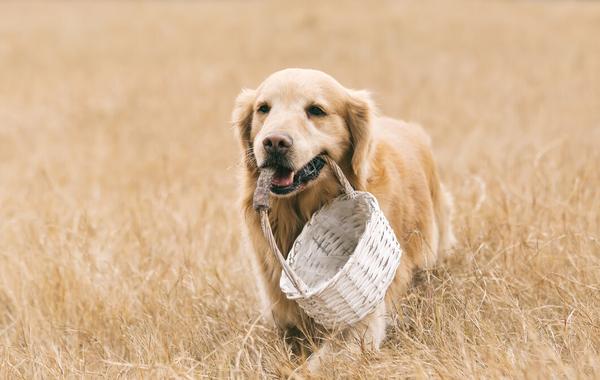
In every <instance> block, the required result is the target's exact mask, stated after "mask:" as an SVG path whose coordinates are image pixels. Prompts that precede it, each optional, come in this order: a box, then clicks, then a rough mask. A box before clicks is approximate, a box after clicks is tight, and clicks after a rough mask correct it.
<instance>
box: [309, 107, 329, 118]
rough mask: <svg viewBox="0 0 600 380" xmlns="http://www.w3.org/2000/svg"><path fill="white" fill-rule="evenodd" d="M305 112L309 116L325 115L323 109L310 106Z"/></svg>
mask: <svg viewBox="0 0 600 380" xmlns="http://www.w3.org/2000/svg"><path fill="white" fill-rule="evenodd" d="M306 112H307V113H308V115H309V116H325V115H327V114H326V113H325V111H323V108H321V107H319V106H315V105H313V106H310V107H308V108H307V109H306Z"/></svg>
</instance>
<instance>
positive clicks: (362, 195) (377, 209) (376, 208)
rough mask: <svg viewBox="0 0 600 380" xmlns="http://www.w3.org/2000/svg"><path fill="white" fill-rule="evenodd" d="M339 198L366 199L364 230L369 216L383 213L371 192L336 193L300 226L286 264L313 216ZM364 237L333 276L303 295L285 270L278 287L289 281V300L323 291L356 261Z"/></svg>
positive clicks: (307, 296) (294, 255)
mask: <svg viewBox="0 0 600 380" xmlns="http://www.w3.org/2000/svg"><path fill="white" fill-rule="evenodd" d="M341 199H366V200H367V202H366V203H367V204H368V205H369V210H370V211H371V215H370V217H369V218H368V219H367V221H366V223H365V231H366V230H368V228H369V226H370V225H371V224H372V223H373V219H372V218H371V216H372V215H373V214H374V213H375V212H380V213H383V210H381V208H380V207H379V202H377V198H375V196H374V195H373V194H371V193H370V192H368V191H355V195H354V196H353V197H350V196H348V195H347V194H341V195H338V196H337V197H335V198H334V199H333V200H331V201H330V202H329V203H327V204H326V205H325V206H323V207H322V208H320V209H319V210H317V211H316V212H315V213H314V214H313V215H312V216H311V218H310V219H309V221H308V223H306V225H305V226H304V228H302V231H301V232H300V234H299V235H298V237H296V240H294V244H292V248H291V249H290V251H289V252H288V256H287V258H286V262H287V263H288V264H290V262H289V261H290V259H292V258H296V257H297V256H298V255H296V254H295V248H296V245H297V243H298V241H299V240H300V238H301V237H302V236H303V235H304V234H305V233H306V231H307V229H308V228H309V227H310V225H311V224H312V222H313V220H314V218H316V217H317V216H318V215H319V214H320V213H321V212H323V211H324V210H325V211H326V210H327V209H329V208H330V207H331V206H332V205H333V204H335V202H336V201H338V200H341ZM369 200H370V201H373V202H374V205H373V204H372V203H369V202H368V201H369ZM364 239H366V234H364V233H363V234H361V236H360V238H359V239H358V240H357V242H356V246H355V247H354V250H353V251H352V254H351V255H349V258H348V261H346V263H344V265H342V267H341V268H340V269H339V270H338V271H337V272H336V273H335V274H334V275H333V277H331V278H330V279H329V280H327V281H324V282H323V283H321V284H320V285H319V286H317V287H308V286H307V287H308V291H307V292H306V293H305V295H302V293H301V292H299V291H298V289H296V288H295V287H294V286H293V284H292V282H291V281H290V279H289V278H288V277H287V275H286V274H285V272H281V278H280V280H279V284H280V285H279V287H280V288H282V286H281V285H282V284H283V282H284V281H286V282H289V283H290V284H291V285H292V286H291V288H292V289H293V291H292V292H285V294H286V297H287V298H288V299H290V300H297V299H308V298H311V297H314V296H318V295H320V294H321V293H323V291H325V289H326V288H327V287H329V286H330V285H332V284H335V283H336V282H337V281H338V280H339V278H340V277H341V276H342V274H343V273H344V272H346V271H347V270H348V269H347V268H348V267H349V266H350V265H352V264H353V263H354V262H355V261H356V255H355V253H356V248H357V247H358V246H359V244H360V243H361V242H362V241H363V240H364ZM398 246H399V248H400V255H402V248H401V247H400V243H399V242H398ZM290 266H291V265H290ZM286 288H288V287H286ZM282 290H283V289H282Z"/></svg>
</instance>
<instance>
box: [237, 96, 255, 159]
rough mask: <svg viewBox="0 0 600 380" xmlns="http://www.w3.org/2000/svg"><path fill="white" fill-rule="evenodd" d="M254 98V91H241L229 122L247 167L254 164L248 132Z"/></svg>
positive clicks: (250, 124) (250, 125)
mask: <svg viewBox="0 0 600 380" xmlns="http://www.w3.org/2000/svg"><path fill="white" fill-rule="evenodd" d="M255 98H256V90H250V89H246V88H245V89H243V90H242V92H240V94H239V95H238V96H237V98H236V99H235V106H234V107H233V113H232V115H231V122H232V124H233V126H234V128H235V130H236V134H237V137H238V139H239V141H240V143H241V147H242V154H243V160H244V163H246V164H247V165H249V166H251V165H252V164H253V163H254V154H253V152H252V140H251V138H250V130H251V129H252V115H253V113H254V110H253V106H254V99H255Z"/></svg>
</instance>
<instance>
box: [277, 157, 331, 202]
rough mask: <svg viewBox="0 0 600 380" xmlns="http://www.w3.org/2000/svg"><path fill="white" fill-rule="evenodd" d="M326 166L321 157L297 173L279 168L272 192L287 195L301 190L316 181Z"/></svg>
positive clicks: (285, 168)
mask: <svg viewBox="0 0 600 380" xmlns="http://www.w3.org/2000/svg"><path fill="white" fill-rule="evenodd" d="M324 166H325V159H324V158H323V157H321V156H316V157H315V158H313V159H312V160H310V161H309V162H308V163H307V164H306V165H304V166H303V167H301V168H300V169H299V170H297V171H293V170H292V169H290V168H288V167H284V166H278V167H276V168H275V176H274V177H273V180H272V181H271V192H272V193H274V194H278V195H285V194H290V193H292V192H294V191H296V190H300V189H302V188H303V187H304V186H306V184H308V183H309V182H310V181H312V180H314V179H316V178H317V177H318V176H319V174H320V173H321V169H323V167H324Z"/></svg>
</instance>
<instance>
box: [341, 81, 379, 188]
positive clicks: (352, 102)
mask: <svg viewBox="0 0 600 380" xmlns="http://www.w3.org/2000/svg"><path fill="white" fill-rule="evenodd" d="M374 114H375V105H374V103H373V100H372V98H371V95H370V94H369V92H368V91H364V90H361V91H356V90H348V99H347V101H346V125H348V129H349V131H350V144H351V145H350V146H351V149H352V161H351V166H352V171H353V172H354V175H355V176H356V178H357V181H358V185H359V186H360V187H362V188H364V187H365V186H366V180H367V176H368V173H369V166H370V165H369V163H370V158H371V153H372V149H371V146H372V139H371V128H372V126H371V122H372V121H373V118H374Z"/></svg>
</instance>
